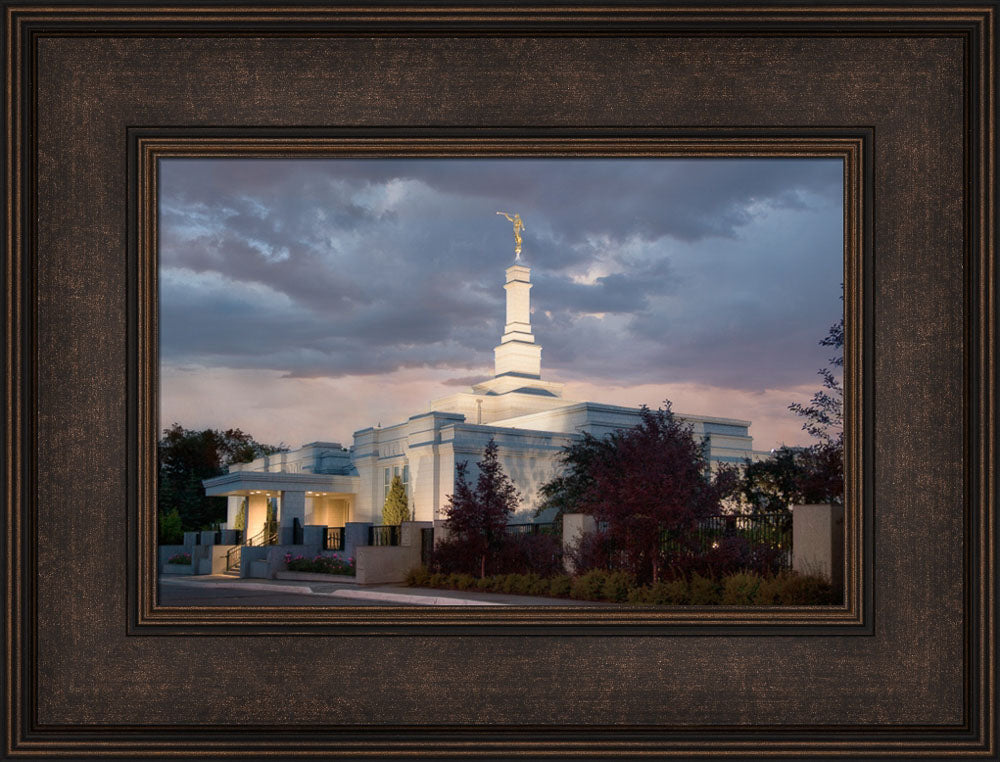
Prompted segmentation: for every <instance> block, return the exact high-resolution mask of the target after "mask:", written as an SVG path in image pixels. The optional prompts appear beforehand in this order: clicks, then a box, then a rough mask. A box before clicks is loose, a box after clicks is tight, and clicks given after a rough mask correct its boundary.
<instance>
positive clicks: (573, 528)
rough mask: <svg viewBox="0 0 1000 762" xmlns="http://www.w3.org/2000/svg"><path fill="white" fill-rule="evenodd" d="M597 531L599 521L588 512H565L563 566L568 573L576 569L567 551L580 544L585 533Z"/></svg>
mask: <svg viewBox="0 0 1000 762" xmlns="http://www.w3.org/2000/svg"><path fill="white" fill-rule="evenodd" d="M595 531H597V522H596V521H595V520H594V517H593V516H590V515H588V514H586V513H564V514H563V533H562V541H563V567H564V568H565V569H566V573H567V574H572V573H573V571H574V569H573V562H572V561H571V560H570V557H569V553H568V552H567V551H568V550H569V549H570V548H571V547H574V546H576V545H578V544H579V543H580V540H581V539H582V538H583V536H584V535H586V534H590V533H591V532H595Z"/></svg>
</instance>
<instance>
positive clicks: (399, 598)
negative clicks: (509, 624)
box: [160, 579, 507, 606]
mask: <svg viewBox="0 0 1000 762" xmlns="http://www.w3.org/2000/svg"><path fill="white" fill-rule="evenodd" d="M160 583H161V584H168V585H178V586H181V587H202V588H204V587H208V586H209V585H211V586H214V587H225V588H228V589H230V590H270V591H271V592H278V593H298V594H299V595H322V596H327V597H336V598H354V599H357V600H369V601H383V602H385V603H408V604H410V605H411V606H506V605H507V604H506V603H500V602H499V601H477V600H473V599H471V598H448V597H444V596H437V595H406V594H405V593H380V592H378V591H377V590H333V591H331V592H329V593H317V592H316V591H314V590H313V589H312V588H310V587H308V586H303V585H264V584H260V583H254V582H195V581H193V580H183V579H160Z"/></svg>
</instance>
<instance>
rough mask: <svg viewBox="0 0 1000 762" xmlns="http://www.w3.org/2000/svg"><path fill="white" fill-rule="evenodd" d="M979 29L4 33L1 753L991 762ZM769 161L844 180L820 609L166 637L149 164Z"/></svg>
mask: <svg viewBox="0 0 1000 762" xmlns="http://www.w3.org/2000/svg"><path fill="white" fill-rule="evenodd" d="M996 10H997V8H996V5H995V4H994V3H978V4H977V3H973V4H971V5H968V6H963V7H961V8H949V7H942V8H938V7H935V6H933V5H927V4H913V5H897V4H885V5H858V6H856V7H852V8H851V9H850V12H847V11H845V10H844V9H842V8H840V7H838V6H825V5H818V6H808V7H806V6H802V7H798V6H781V7H778V8H771V7H753V6H745V7H743V6H741V7H735V6H726V5H721V4H719V5H706V6H694V5H688V4H677V5H640V6H628V5H588V6H583V7H577V6H567V5H562V4H551V5H547V6H531V7H528V6H524V7H518V6H509V5H508V6H499V5H498V6H490V5H486V4H482V5H479V4H473V5H470V6H458V5H447V4H436V5H428V6H417V5H414V4H410V3H398V4H382V5H377V6H370V7H367V8H363V9H359V8H357V7H354V6H340V5H320V4H316V5H310V4H306V5H297V6H287V7H273V6H255V5H216V6H212V5H204V6H195V5H179V6H158V5H155V4H150V5H145V6H142V7H140V8H130V7H125V6H110V7H103V6H99V5H76V6H69V5H66V6H54V7H49V6H33V5H31V4H29V3H10V4H7V5H6V6H5V15H4V32H5V34H4V48H5V63H6V84H7V88H6V100H5V117H6V125H7V127H8V129H7V133H6V134H7V140H6V146H5V147H6V153H5V165H4V166H5V181H6V192H7V198H8V205H7V214H6V216H5V244H6V246H5V252H6V261H7V269H6V279H5V291H4V308H5V314H6V315H7V335H6V338H7V341H6V343H5V352H6V363H5V366H4V368H5V369H4V381H5V386H4V388H5V394H6V396H7V401H8V407H7V409H8V416H7V417H6V418H5V422H4V426H5V438H4V442H5V446H4V491H5V511H4V514H3V521H4V529H5V536H6V538H7V546H6V551H7V552H6V560H7V563H6V564H5V567H4V572H3V573H4V581H5V595H6V598H7V604H8V605H7V607H6V613H5V620H4V621H5V625H4V636H5V640H6V650H5V668H6V680H5V684H4V693H5V712H4V715H5V716H4V723H5V734H4V735H5V754H6V755H7V756H9V757H11V758H18V757H21V756H36V757H37V756H60V755H61V756H66V755H80V756H84V755H106V756H125V757H129V758H137V757H143V756H147V757H152V756H162V755H171V756H191V757H198V758H204V757H207V756H233V755H237V756H240V757H245V758H255V757H258V756H260V757H263V756H273V755H275V754H280V755H281V756H285V757H306V756H315V755H324V756H329V757H342V758H343V757H346V758H354V757H362V756H373V755H391V756H398V757H404V758H443V757H469V756H475V755H481V754H482V753H483V750H484V749H485V750H488V751H489V752H490V753H491V754H492V755H494V756H496V757H500V758H515V757H517V758H540V757H555V756H569V757H571V758H581V759H582V758H592V757H599V756H620V757H626V758H628V757H639V756H643V757H657V758H659V757H684V756H699V757H713V756H719V757H746V758H749V757H753V758H758V757H761V756H766V757H781V756H796V757H820V756H831V755H837V756H853V757H861V758H868V757H870V756H872V755H878V756H896V757H901V758H909V757H913V758H916V757H921V758H925V757H935V756H940V757H944V756H949V757H966V756H967V757H977V758H984V757H987V758H990V757H992V758H995V756H996V753H997V751H996V727H995V715H996V702H995V698H996V667H995V665H996V650H995V649H996V638H995V629H994V627H995V619H994V617H995V607H996V594H997V589H996V581H995V574H996V556H995V529H996V526H995V525H996V494H995V480H994V473H995V464H996V412H995V406H994V400H995V397H996V386H995V383H996V368H995V357H994V349H995V329H996V302H995V288H996V269H995V254H996V252H995V219H996V215H995V210H996V193H995V191H996V178H995V174H994V160H995V124H996V100H995V91H996V82H995V74H996V63H995V44H996V31H997V27H996V24H997V20H996ZM845 62H849V65H846V64H845ZM288 83H292V85H293V86H290V85H289V84H288ZM795 146H798V151H799V154H800V155H801V154H804V153H805V152H807V151H809V150H817V146H826V148H825V149H824V150H827V151H832V150H840V151H842V154H843V156H844V157H845V210H846V212H847V213H846V214H845V250H846V252H847V254H846V256H845V309H846V313H847V317H848V320H847V332H848V341H847V349H848V364H847V368H848V375H847V379H848V383H847V390H848V405H847V412H848V424H847V431H848V446H847V453H846V461H847V463H848V467H847V491H846V494H847V500H846V501H845V502H846V504H847V505H846V506H845V507H846V509H847V510H846V513H847V515H848V516H851V517H853V518H852V519H851V520H850V521H849V522H848V525H849V527H850V532H849V538H850V539H849V542H848V546H847V548H848V555H849V557H850V559H851V560H850V561H849V563H848V572H849V574H848V577H849V579H850V580H851V584H849V585H848V588H849V593H848V597H847V601H846V604H845V606H844V607H843V608H840V607H836V608H830V609H823V610H812V611H805V610H796V609H789V610H788V611H787V612H776V611H775V610H770V611H759V612H749V611H748V610H746V609H743V610H723V609H719V610H712V609H708V610H705V609H700V610H699V609H688V610H660V611H649V610H638V611H631V612H629V611H624V610H620V609H614V610H610V611H608V612H605V611H601V612H597V611H595V610H593V609H591V610H573V609H569V610H564V611H560V612H553V613H552V614H542V613H540V612H538V611H537V610H525V611H510V612H505V613H503V614H497V613H496V612H485V611H473V612H461V613H456V612H455V611H453V610H450V609H443V610H441V611H438V612H428V611H420V612H401V611H400V610H395V609H392V610H389V611H388V613H379V612H377V611H375V610H370V611H362V612H352V611H350V610H347V611H341V612H339V613H336V612H335V613H330V612H328V611H327V612H322V611H319V612H317V611H315V610H312V609H311V608H310V609H309V610H305V611H301V612H297V613H295V614H294V615H293V614H291V613H290V612H289V611H288V610H267V609H250V610H243V611H234V610H232V609H227V608H222V607H220V608H218V609H217V610H210V609H208V608H207V607H206V608H194V607H191V608H185V609H178V608H170V607H159V606H157V603H156V599H155V595H154V589H155V587H154V586H155V568H154V566H155V565H153V564H151V562H150V559H151V553H150V543H151V542H152V541H153V540H155V536H154V533H153V527H152V525H151V516H152V512H151V506H153V495H154V494H155V493H154V487H155V478H154V477H155V462H154V460H153V457H152V456H153V454H154V453H155V447H154V445H155V439H156V431H157V422H156V418H155V412H156V408H155V405H154V402H155V399H156V396H155V387H156V368H157V365H156V351H155V338H156V333H155V329H156V323H155V256H153V255H152V253H153V252H155V240H156V238H155V224H156V220H155V214H154V215H151V211H152V210H153V209H155V206H154V204H153V200H154V199H155V190H156V183H155V162H156V159H157V157H158V156H164V155H183V154H184V152H189V153H197V152H198V151H199V150H202V151H209V152H213V151H214V152H215V153H214V154H213V155H220V153H225V152H231V153H234V154H235V153H240V152H244V153H246V152H249V153H250V154H251V155H288V154H289V153H295V152H297V151H298V152H301V151H310V150H311V151H314V152H317V153H319V154H323V155H344V154H345V151H346V152H348V153H350V152H354V153H352V154H351V155H359V154H364V152H365V151H368V152H369V154H364V155H392V154H393V151H397V152H401V155H419V154H421V152H423V153H424V154H426V155H447V156H450V155H531V154H532V152H538V153H539V154H541V155H560V152H562V153H563V154H564V155H574V156H580V155H588V153H587V152H588V151H592V152H594V153H593V154H591V155H607V154H608V153H609V152H611V153H613V154H614V155H642V152H643V151H652V155H674V154H680V155H683V154H685V152H687V154H688V155H708V154H711V155H725V154H726V153H727V152H729V154H730V155H733V154H735V155H752V154H757V155H763V154H766V153H767V151H768V150H776V151H778V152H779V153H781V152H784V153H781V155H792V154H795V150H793V148H794V147H795ZM831 146H832V147H831ZM345 147H346V148H345ZM463 151H464V152H465V153H464V154H463V153H462V152H463ZM171 152H173V153H171ZM178 152H179V153H178ZM602 152H603V153H602ZM615 152H617V153H615ZM699 152H701V153H699ZM824 155H828V154H824ZM955 304H959V305H961V309H960V310H957V311H956V310H955V308H954V307H955ZM234 698H236V700H234Z"/></svg>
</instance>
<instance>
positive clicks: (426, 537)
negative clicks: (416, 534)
mask: <svg viewBox="0 0 1000 762" xmlns="http://www.w3.org/2000/svg"><path fill="white" fill-rule="evenodd" d="M433 554H434V529H433V528H432V527H424V528H423V529H421V530H420V563H422V564H423V565H424V566H429V565H430V563H431V556H432V555H433Z"/></svg>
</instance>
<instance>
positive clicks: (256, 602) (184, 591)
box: [159, 585, 399, 606]
mask: <svg viewBox="0 0 1000 762" xmlns="http://www.w3.org/2000/svg"><path fill="white" fill-rule="evenodd" d="M159 602H160V605H161V606H358V605H363V606H398V605H399V604H398V603H395V604H389V603H382V602H380V601H358V600H352V599H350V598H336V597H332V596H329V595H308V594H305V595H300V594H296V593H288V592H285V591H283V590H282V591H276V592H273V593H271V592H268V591H267V590H234V589H232V588H224V587H216V586H211V587H210V586H208V585H206V586H205V587H204V588H202V587H195V586H193V585H192V586H181V585H160V598H159Z"/></svg>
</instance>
